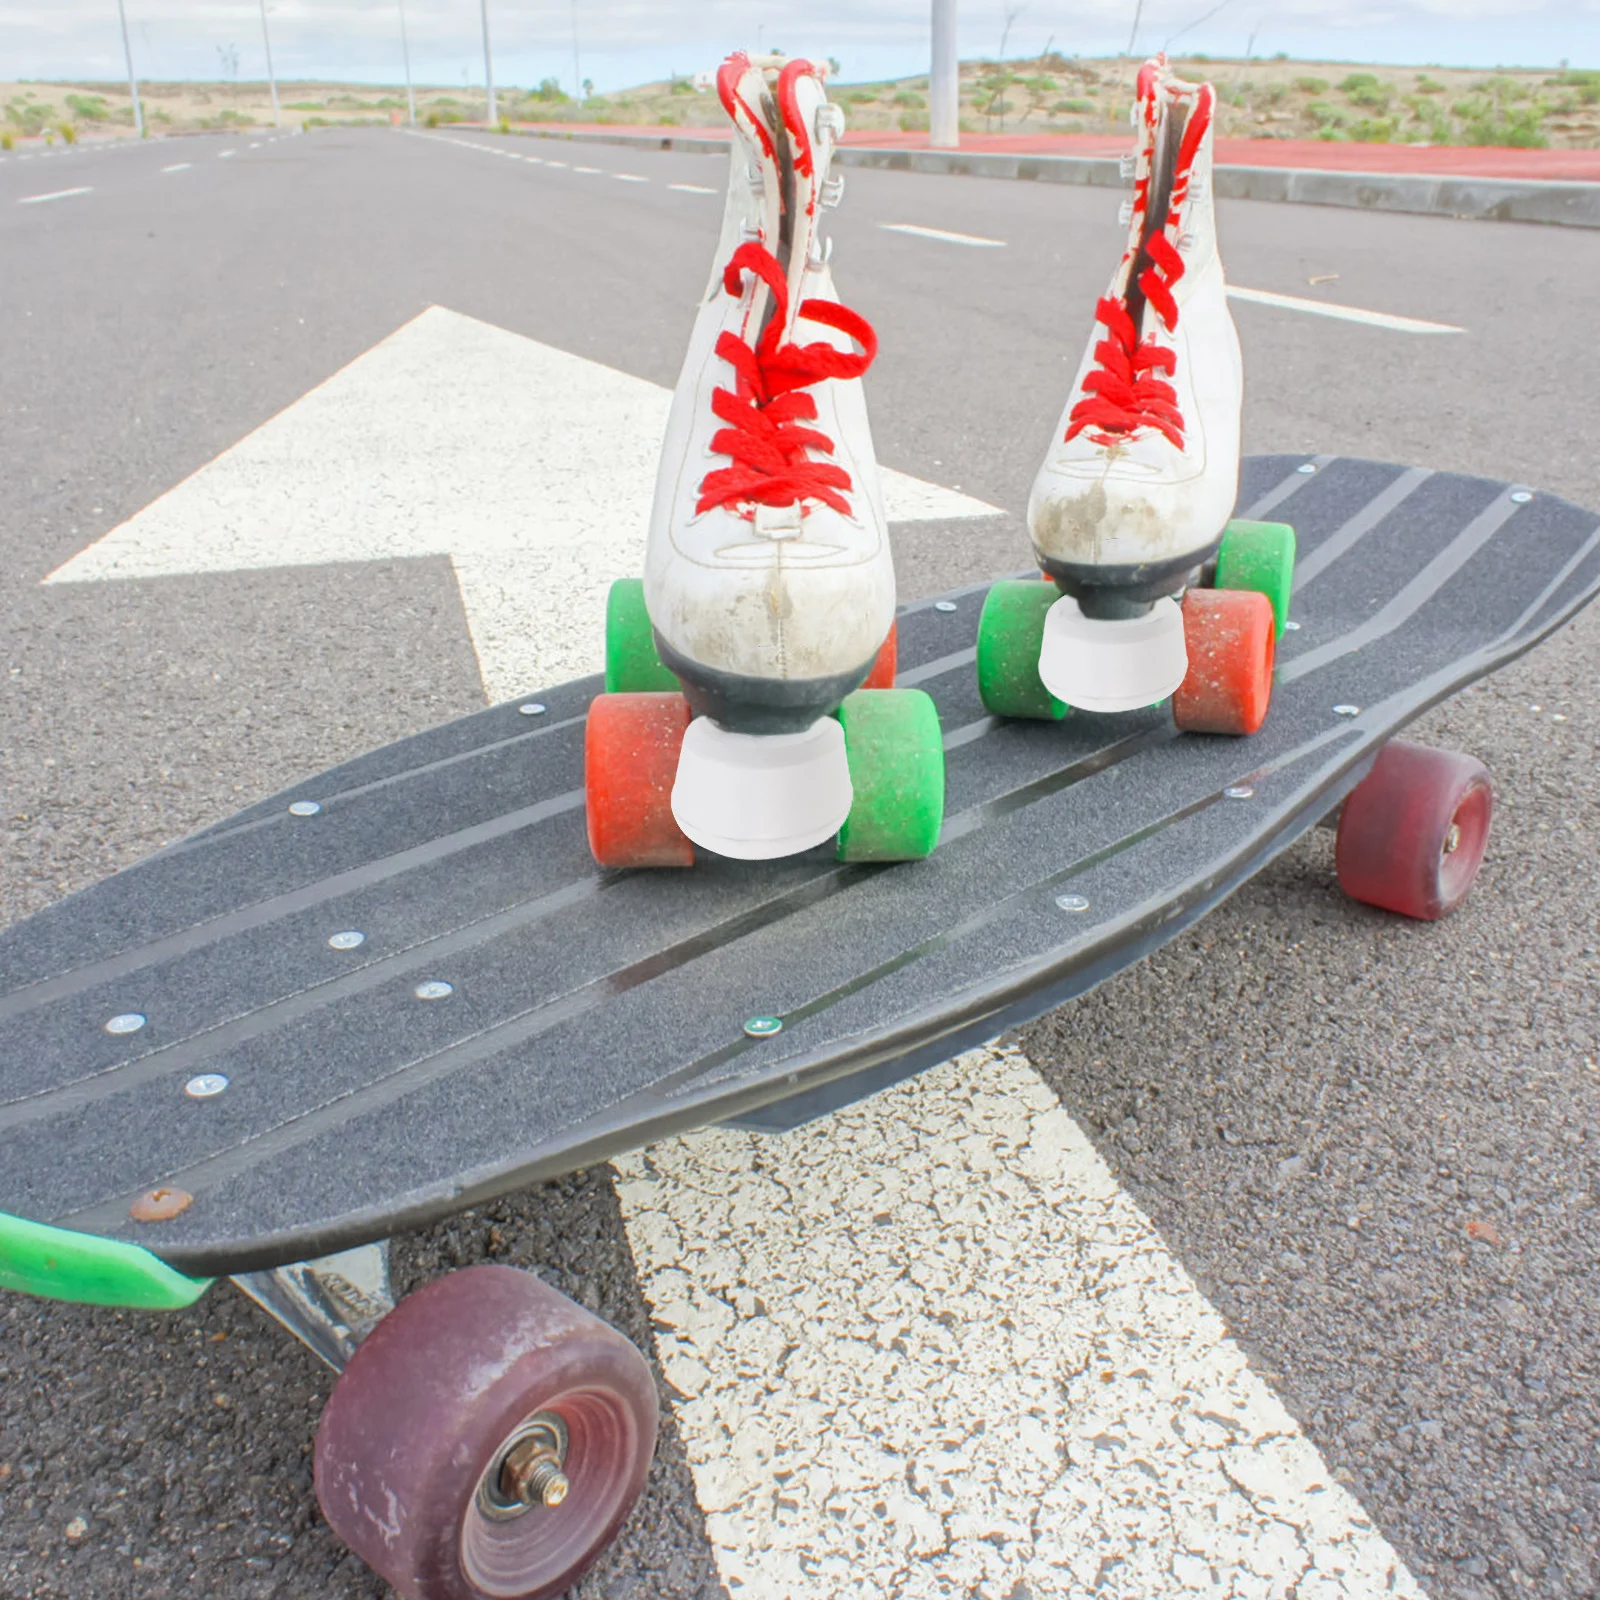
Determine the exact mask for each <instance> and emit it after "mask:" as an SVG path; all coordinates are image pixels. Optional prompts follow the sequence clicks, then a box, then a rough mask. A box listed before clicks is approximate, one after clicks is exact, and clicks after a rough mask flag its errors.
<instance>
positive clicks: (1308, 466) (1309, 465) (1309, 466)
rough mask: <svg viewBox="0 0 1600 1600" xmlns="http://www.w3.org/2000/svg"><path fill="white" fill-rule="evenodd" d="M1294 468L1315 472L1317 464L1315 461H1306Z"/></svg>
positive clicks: (1300, 470) (1298, 470) (1299, 470)
mask: <svg viewBox="0 0 1600 1600" xmlns="http://www.w3.org/2000/svg"><path fill="white" fill-rule="evenodd" d="M1294 470H1295V471H1296V472H1315V471H1316V470H1317V464H1316V462H1315V461H1306V462H1303V463H1302V464H1301V465H1300V466H1298V467H1296V468H1295V469H1294Z"/></svg>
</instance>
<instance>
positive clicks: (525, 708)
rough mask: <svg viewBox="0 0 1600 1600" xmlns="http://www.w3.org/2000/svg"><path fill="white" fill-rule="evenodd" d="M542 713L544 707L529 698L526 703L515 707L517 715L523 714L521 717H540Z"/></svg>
mask: <svg viewBox="0 0 1600 1600" xmlns="http://www.w3.org/2000/svg"><path fill="white" fill-rule="evenodd" d="M544 713H545V707H544V706H542V705H540V703H539V702H538V701H537V700H530V701H528V702H527V704H526V705H520V706H518V707H517V714H518V716H523V717H542V716H543V715H544Z"/></svg>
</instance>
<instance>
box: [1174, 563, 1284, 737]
mask: <svg viewBox="0 0 1600 1600" xmlns="http://www.w3.org/2000/svg"><path fill="white" fill-rule="evenodd" d="M1274 634H1275V627H1274V623H1273V616H1272V602H1271V601H1270V600H1269V599H1267V597H1266V596H1265V595H1264V594H1259V593H1257V592H1256V591H1255V590H1253V589H1191V590H1190V591H1189V592H1188V593H1187V594H1186V595H1185V596H1184V597H1183V639H1184V645H1185V647H1186V648H1187V650H1188V653H1189V671H1188V673H1187V674H1186V675H1185V677H1184V680H1183V682H1182V683H1181V684H1179V686H1178V689H1177V692H1176V693H1175V694H1174V695H1173V697H1172V715H1173V718H1174V720H1175V721H1176V722H1177V724H1178V726H1179V727H1180V728H1182V729H1183V730H1184V732H1186V733H1233V734H1245V733H1254V732H1255V731H1256V729H1257V728H1259V727H1260V726H1261V724H1262V723H1263V722H1264V721H1265V720H1266V716H1267V703H1268V702H1269V701H1270V700H1271V698H1272V663H1273V658H1274V655H1275V652H1276V647H1275V644H1274Z"/></svg>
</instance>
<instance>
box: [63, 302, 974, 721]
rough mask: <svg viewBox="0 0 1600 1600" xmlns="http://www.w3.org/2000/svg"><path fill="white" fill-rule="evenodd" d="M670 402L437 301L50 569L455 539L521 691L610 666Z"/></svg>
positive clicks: (501, 670)
mask: <svg viewBox="0 0 1600 1600" xmlns="http://www.w3.org/2000/svg"><path fill="white" fill-rule="evenodd" d="M471 396H489V397H492V398H491V399H489V400H488V401H487V402H482V401H480V402H477V403H473V402H472V401H471V400H470V399H469V398H468V397H471ZM669 400H670V396H669V394H668V391H667V390H665V389H663V388H661V387H659V386H658V385H656V384H653V383H649V382H647V381H646V380H645V379H643V378H636V377H633V376H631V375H630V374H628V373H624V372H618V371H616V370H615V369H614V368H611V367H607V366H602V365H601V364H600V363H599V362H596V361H589V360H585V359H584V358H583V357H582V356H575V355H570V354H568V353H567V352H566V351H563V350H557V349H554V348H552V347H551V346H549V345H545V344H540V343H538V342H537V341H535V340H533V339H528V338H525V337H523V336H522V335H521V334H516V333H508V332H507V331H506V330H505V329H503V328H497V327H494V326H492V325H491V324H489V323H486V322H479V321H476V320H474V319H473V318H471V317H464V316H461V315H459V314H458V313H456V312H453V311H447V310H445V309H443V308H442V307H439V306H434V307H432V308H430V309H429V310H427V311H425V312H423V313H422V315H421V316H419V317H417V318H416V319H415V320H414V321H412V322H409V323H407V324H406V325H405V326H404V327H403V328H401V329H400V330H399V331H398V332H396V333H394V334H392V335H391V336H390V337H389V338H387V339H385V340H384V341H383V342H382V343H381V344H378V345H376V346H375V347H374V348H373V349H371V350H369V351H368V352H367V353H366V354H365V355H364V356H361V357H360V358H359V359H357V360H356V361H354V362H352V363H351V364H350V365H349V366H348V367H345V368H344V369H343V370H342V371H340V372H337V373H335V374H334V375H333V376H332V377H331V378H329V379H328V380H327V382H325V383H323V384H321V385H319V386H318V387H317V388H315V389H313V390H312V391H311V392H310V393H309V394H307V395H305V396H304V397H303V398H302V399H300V400H298V401H296V402H295V403H294V404H293V405H291V406H289V407H288V408H287V409H286V410H284V411H282V412H280V413H279V414H278V415H277V416H275V417H273V418H272V419H271V420H270V421H268V422H266V423H264V424H263V425H262V426H261V427H259V428H257V429H256V430H255V432H254V433H252V434H249V435H248V436H247V437H246V438H244V439H241V440H240V441H239V443H238V444H236V445H234V446H233V447H232V448H231V449H228V450H225V451H223V453H222V454H221V455H219V456H217V457H216V459H215V460H213V461H210V462H208V463H207V464H206V465H205V466H204V467H202V468H201V469H200V470H199V471H198V472H196V473H194V474H193V476H191V477H189V478H187V479H185V480H184V481H183V482H182V483H180V484H178V485H177V486H176V487H175V488H173V489H171V490H170V491H169V492H168V493H166V494H164V495H162V496H161V498H160V499H159V500H156V501H154V502H153V503H152V504H150V505H148V506H146V507H145V508H144V510H142V511H140V512H138V513H137V514H136V515H134V516H132V517H130V518H129V519H128V521H126V522H124V523H123V524H122V525H121V526H120V527H117V528H113V529H112V530H111V532H109V533H108V534H106V535H105V537H104V538H102V539H100V540H99V541H98V542H97V543H95V544H93V545H91V546H90V547H89V548H88V549H87V550H85V551H83V552H82V553H81V554H79V555H77V556H74V557H73V558H72V560H70V561H68V562H67V563H66V564H65V565H64V566H61V567H58V568H57V569H56V570H55V571H54V572H52V573H51V574H50V575H49V577H48V578H46V580H45V581H46V582H47V583H84V582H91V581H95V580H100V579H109V578H154V577H168V576H175V575H178V574H182V573H194V572H236V571H242V570H248V569H259V568H263V567H286V566H310V565H318V564H321V563H323V562H329V561H382V560H388V559H393V558H395V557H405V556H427V555H448V556H449V557H450V559H451V562H452V564H453V565H454V567H455V572H456V577H457V579H458V580H459V582H460V585H461V599H462V604H463V606H464V608H465V610H466V615H467V624H468V626H469V628H470V629H471V631H472V642H473V645H474V646H475V647H476V649H477V652H478V662H479V666H480V668H481V670H482V673H483V682H484V688H485V690H486V691H487V693H488V696H489V698H490V700H491V701H498V700H504V699H509V698H510V697H511V696H513V695H516V694H519V693H523V692H525V691H527V690H529V689H534V688H539V687H542V686H545V685H548V684H551V683H559V682H561V681H563V680H564V679H567V678H572V677H577V676H579V675H581V674H583V673H586V672H593V671H596V670H598V668H599V666H600V662H601V650H602V642H603V638H604V614H605V593H606V589H607V587H608V585H609V584H610V582H611V580H612V579H613V578H619V577H624V576H628V575H630V574H633V573H636V572H638V571H639V570H640V568H641V566H642V564H643V560H644V537H645V528H646V524H647V521H648V518H649V514H650V501H651V497H652V494H653V493H654V489H655V473H656V457H657V455H658V454H659V452H660V449H661V439H662V435H663V434H664V432H665V430H666V420H667V407H668V403H669ZM883 488H884V499H885V502H886V505H887V508H888V513H889V517H890V519H891V520H892V521H918V520H929V519H935V518H940V519H942V518H954V517H985V516H994V515H997V514H998V511H999V508H998V507H996V506H991V505H986V504H984V502H983V501H981V500H975V499H973V498H971V497H970V496H968V495H964V494H958V493H956V492H955V491H953V490H950V489H942V488H940V487H939V486H938V485H936V484H931V483H924V482H923V481H921V480H920V479H917V478H912V477H908V476H906V475H905V474H904V473H900V472H894V471H889V470H887V469H886V470H885V471H884V474H883Z"/></svg>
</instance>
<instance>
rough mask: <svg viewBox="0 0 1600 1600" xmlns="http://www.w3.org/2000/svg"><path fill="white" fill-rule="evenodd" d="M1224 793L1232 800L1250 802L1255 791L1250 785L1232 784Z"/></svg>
mask: <svg viewBox="0 0 1600 1600" xmlns="http://www.w3.org/2000/svg"><path fill="white" fill-rule="evenodd" d="M1222 792H1223V793H1224V794H1225V795H1226V796H1227V797H1228V798H1229V799H1230V800H1248V799H1249V798H1250V797H1251V796H1252V795H1253V794H1254V793H1255V790H1254V789H1253V788H1252V787H1251V786H1250V785H1249V784H1248V783H1230V784H1229V785H1228V787H1227V788H1226V789H1224V790H1223V791H1222Z"/></svg>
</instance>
